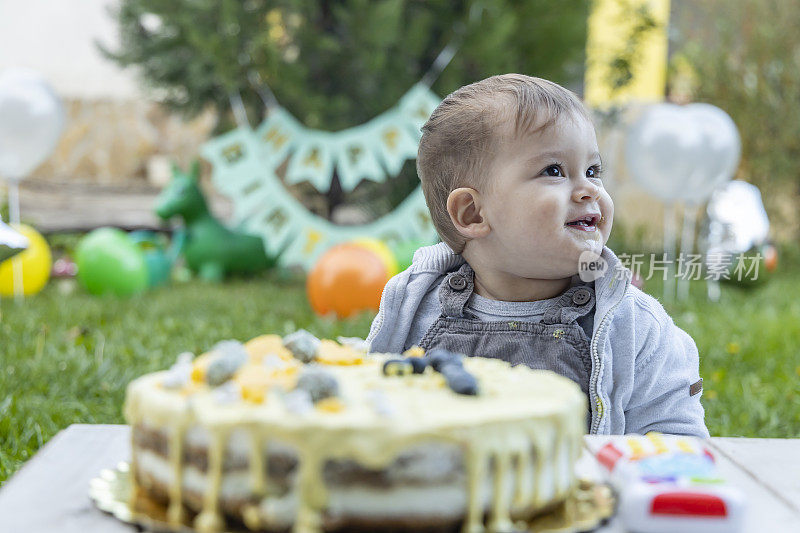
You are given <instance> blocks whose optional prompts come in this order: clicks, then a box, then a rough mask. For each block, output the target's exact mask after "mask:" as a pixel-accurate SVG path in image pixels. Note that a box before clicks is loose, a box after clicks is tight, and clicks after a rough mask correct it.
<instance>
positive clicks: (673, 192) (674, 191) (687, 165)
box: [625, 104, 741, 204]
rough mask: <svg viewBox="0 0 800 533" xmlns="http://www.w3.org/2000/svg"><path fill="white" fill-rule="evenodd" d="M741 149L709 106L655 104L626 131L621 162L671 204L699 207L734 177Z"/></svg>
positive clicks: (732, 129) (726, 120) (728, 124)
mask: <svg viewBox="0 0 800 533" xmlns="http://www.w3.org/2000/svg"><path fill="white" fill-rule="evenodd" d="M740 149H741V145H740V141H739V133H738V131H737V130H736V126H735V125H734V123H733V121H732V120H731V119H730V117H728V115H727V114H726V113H725V112H724V111H722V110H721V109H719V108H717V107H714V106H712V105H709V104H690V105H687V106H679V105H676V104H656V105H653V106H650V107H649V108H647V109H646V110H645V111H644V112H643V113H642V115H641V116H640V117H639V119H638V120H637V121H636V122H634V124H633V125H632V126H631V128H630V129H629V130H628V135H627V139H626V143H625V160H626V162H627V165H628V169H629V170H630V172H631V175H632V177H633V178H634V179H635V180H636V182H637V183H639V184H640V185H641V186H642V187H643V188H645V189H647V190H648V191H650V192H651V193H652V194H654V195H655V196H657V197H658V198H660V199H661V200H664V201H665V202H668V203H672V202H675V201H678V200H683V201H686V202H689V203H694V204H699V203H702V202H704V201H705V200H707V199H708V197H709V195H710V194H711V193H712V192H713V191H714V189H715V188H716V187H717V186H719V185H720V184H721V183H723V182H724V181H726V180H728V179H730V178H731V177H733V173H734V171H735V170H736V166H737V165H738V163H739V153H740Z"/></svg>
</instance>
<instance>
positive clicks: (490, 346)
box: [420, 263, 595, 396]
mask: <svg viewBox="0 0 800 533" xmlns="http://www.w3.org/2000/svg"><path fill="white" fill-rule="evenodd" d="M474 289H475V284H474V272H473V271H472V268H470V266H469V265H468V264H466V263H465V264H464V265H463V266H462V267H461V268H460V269H459V270H458V271H456V272H451V273H450V274H448V275H447V276H446V277H445V279H444V281H442V284H441V285H440V287H439V301H440V303H441V306H442V314H441V316H440V317H439V318H438V319H436V322H434V323H433V325H432V326H431V327H430V329H428V331H427V332H426V333H425V335H424V336H423V338H422V340H421V341H420V346H421V347H422V348H424V349H425V350H430V349H432V348H444V349H446V350H450V351H453V352H460V353H463V354H467V355H469V356H480V357H490V358H495V359H502V360H503V361H507V362H509V363H511V364H512V365H513V366H516V365H519V364H524V365H527V366H529V367H531V368H534V369H540V370H552V371H554V372H556V373H558V374H561V375H562V376H564V377H567V378H569V379H571V380H572V381H574V382H576V383H577V384H578V385H580V387H581V390H583V392H584V393H585V394H587V396H588V393H589V376H590V375H591V372H592V358H591V355H590V353H589V339H588V337H587V336H586V332H585V331H584V330H583V328H582V327H581V326H580V324H578V322H577V319H578V318H579V317H582V316H584V315H586V314H587V313H590V312H594V303H595V296H594V290H593V289H592V287H591V286H587V285H576V286H573V287H570V288H569V289H567V290H566V291H565V292H564V293H562V294H561V295H560V296H559V297H558V299H557V300H555V302H553V304H552V305H550V306H548V307H547V309H546V310H545V314H544V317H543V318H542V321H541V322H521V321H513V320H512V321H509V322H484V321H481V320H478V319H477V318H475V316H473V315H472V314H471V313H470V312H469V310H468V309H466V306H467V302H468V300H469V298H470V296H471V295H472V292H473V291H474Z"/></svg>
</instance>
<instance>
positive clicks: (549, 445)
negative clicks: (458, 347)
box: [125, 340, 586, 533]
mask: <svg viewBox="0 0 800 533" xmlns="http://www.w3.org/2000/svg"><path fill="white" fill-rule="evenodd" d="M262 342H264V343H269V342H270V341H263V340H262ZM325 342H330V341H323V343H325ZM343 350H344V348H343ZM278 355H280V354H278ZM334 355H335V356H337V357H338V356H341V353H335V354H334ZM344 357H345V358H346V357H347V355H346V354H345V355H344ZM395 357H396V356H395ZM386 359H387V356H382V355H376V356H366V357H365V358H364V360H363V362H362V363H361V364H355V365H351V366H336V365H327V366H326V369H327V370H329V371H330V372H331V373H332V374H333V375H334V376H335V377H336V379H337V381H338V383H339V390H340V397H339V399H338V402H337V404H336V405H335V406H334V408H332V409H325V410H323V409H317V408H315V409H313V410H311V411H309V412H307V413H305V414H304V415H302V416H300V415H297V414H294V413H292V412H290V411H289V410H287V405H286V403H285V402H284V401H283V398H282V396H281V395H282V392H281V391H280V388H279V387H275V389H274V390H272V389H271V390H269V391H267V392H266V394H265V396H263V398H264V400H263V403H259V402H260V401H261V400H259V401H258V402H256V403H248V402H246V401H238V402H234V403H231V404H227V403H226V404H221V403H220V402H218V401H216V399H215V397H214V394H213V393H212V391H211V390H210V389H208V388H207V387H205V386H195V388H194V389H191V390H190V391H189V392H188V393H187V392H185V391H183V392H182V391H177V390H170V389H165V388H163V387H162V386H161V385H160V384H161V379H162V377H163V373H156V374H151V375H148V376H143V377H141V378H139V379H137V380H135V381H134V382H132V383H131V384H130V386H129V388H128V395H127V399H126V408H125V413H126V417H127V419H128V421H129V422H130V423H132V424H134V430H135V428H136V426H141V425H144V426H148V427H150V428H156V429H163V430H164V432H165V434H166V435H168V436H169V446H168V448H169V458H168V460H165V459H163V458H161V459H160V461H161V463H157V458H153V457H149V458H147V459H145V461H146V462H143V460H142V458H143V457H147V455H146V451H145V450H138V449H134V454H133V458H132V467H133V468H134V470H135V471H137V469H138V471H140V472H147V473H150V474H151V475H153V476H154V477H157V479H163V480H164V483H165V484H167V485H168V486H169V488H170V490H169V493H170V500H171V505H170V509H169V516H170V519H171V520H174V521H178V520H179V519H180V518H181V517H182V512H181V505H180V501H181V498H182V491H183V490H184V489H185V488H190V489H192V490H197V491H198V492H202V494H203V511H202V512H201V513H200V515H199V516H198V517H197V519H196V521H195V524H194V525H195V527H196V528H197V529H198V530H199V531H201V532H203V533H210V532H217V531H221V530H222V529H223V527H224V521H223V519H222V515H221V511H220V506H219V499H220V496H222V497H223V498H224V497H225V496H226V490H227V491H233V490H240V491H242V494H243V495H247V494H250V495H252V496H253V497H254V498H256V499H257V500H258V499H260V504H259V505H258V506H253V507H251V508H249V509H246V510H245V513H244V520H245V523H246V524H247V525H248V526H251V527H254V528H256V527H260V526H261V525H263V524H264V523H265V522H266V521H270V522H271V521H273V519H274V520H278V519H280V520H284V522H282V523H284V524H289V523H292V524H294V526H293V527H294V531H296V532H303V533H305V532H317V531H320V530H321V520H322V513H323V512H325V513H328V514H330V513H341V514H343V515H345V516H385V515H387V514H388V515H392V516H398V515H399V514H403V515H404V516H406V515H408V514H409V513H411V512H415V513H416V512H420V513H425V512H427V513H430V515H428V516H434V515H436V514H437V513H440V512H441V510H442V508H444V507H446V508H447V509H449V510H451V512H452V513H453V515H454V516H458V517H463V518H464V532H465V533H480V532H483V531H484V530H488V531H490V532H493V531H502V530H506V529H509V528H510V526H511V521H510V513H511V511H512V510H514V509H515V508H526V509H536V508H541V507H542V506H544V505H546V504H548V503H550V502H552V501H556V500H560V499H563V498H564V497H565V495H566V494H567V492H568V490H570V488H571V487H572V485H573V480H574V477H573V474H572V465H573V464H574V462H575V460H576V459H577V457H578V456H579V454H580V447H581V445H582V435H583V432H584V427H583V424H584V417H585V412H586V398H585V396H584V395H583V394H582V393H581V392H580V389H579V387H578V386H577V385H576V384H575V383H573V382H572V381H570V380H568V379H566V378H562V377H560V376H558V375H556V374H555V373H552V372H547V371H535V370H531V369H529V368H527V367H525V366H522V365H520V366H517V367H513V368H512V367H510V365H508V364H507V363H504V362H502V361H499V360H496V359H483V358H468V359H466V360H465V361H464V366H465V368H466V369H467V370H468V371H469V372H471V373H472V374H473V375H474V376H476V377H477V379H478V382H479V389H480V394H479V395H478V396H464V395H458V394H455V393H453V392H452V391H451V390H449V389H448V388H447V387H446V385H445V384H444V378H443V377H442V376H441V375H440V374H437V373H435V372H433V370H432V369H431V368H429V369H427V370H426V372H425V373H424V374H421V375H409V376H402V377H386V376H383V375H382V374H381V368H382V364H383V362H384V361H385V360H386ZM258 361H259V366H260V368H262V369H263V368H264V365H263V364H262V363H261V361H263V358H262V359H259V360H258ZM376 397H380V398H381V400H379V401H380V402H383V404H384V407H385V405H391V407H392V409H393V411H394V412H393V416H387V415H386V413H385V412H384V411H385V409H379V408H376V405H375V398H376ZM184 435H185V438H184ZM267 442H269V445H270V446H272V445H274V444H275V442H280V443H282V444H283V445H284V446H287V447H288V448H290V449H291V450H293V451H294V452H295V453H296V456H297V458H298V466H297V468H296V470H295V472H293V474H292V476H293V483H294V484H293V490H292V491H291V492H290V494H289V496H288V497H287V498H286V499H285V500H278V499H276V498H274V497H273V498H270V497H269V496H267V495H268V494H269V493H270V491H269V483H270V481H269V479H267V477H266V476H265V472H266V468H265V467H264V463H265V460H266V454H265V453H264V446H266V445H267V444H266V443H267ZM430 442H434V443H440V444H441V445H443V446H456V447H457V448H458V449H459V450H462V451H463V464H464V465H465V471H464V474H463V475H464V476H465V477H464V479H462V480H461V481H460V482H455V481H454V482H450V483H448V484H446V485H441V483H437V484H435V485H431V486H426V487H416V486H415V487H411V486H404V485H403V484H402V483H397V484H396V485H395V486H393V487H392V488H391V489H387V490H375V488H373V487H369V488H355V487H339V486H334V487H327V486H326V485H325V483H324V480H323V476H322V468H323V466H324V464H325V463H326V461H328V460H330V459H352V460H355V461H357V462H358V463H359V464H361V465H362V466H364V467H366V468H374V469H384V468H387V467H389V465H390V464H391V463H392V462H393V461H394V459H395V458H396V457H397V456H398V455H400V454H401V453H403V452H404V451H406V450H408V449H409V448H412V447H415V446H419V445H421V444H423V443H430ZM185 445H189V446H193V445H195V446H201V447H202V448H203V449H207V456H208V468H207V471H206V472H205V473H202V472H199V471H197V470H196V469H195V468H194V467H191V466H190V465H186V464H184V463H183V459H182V457H183V455H182V453H181V450H182V447H183V446H185ZM432 449H435V448H432ZM532 452H533V453H532ZM228 454H233V455H235V456H240V457H247V461H246V462H243V463H244V464H247V465H248V466H247V468H248V470H247V471H241V472H236V471H234V472H223V467H222V465H223V459H224V457H225V455H228ZM151 455H152V454H151ZM430 457H431V460H430V462H429V463H426V460H425V459H424V458H423V459H420V463H419V464H417V465H413V466H412V468H418V469H420V470H425V469H426V468H429V469H431V474H432V476H433V473H434V472H435V468H436V467H435V466H434V464H435V463H436V460H435V457H436V455H435V454H434V453H432V454H431V455H430ZM490 461H493V462H494V464H495V468H494V475H491V472H490V470H489V464H490ZM515 463H516V466H515ZM156 464H158V466H156ZM192 471H194V472H192ZM158 476H160V477H158ZM237 476H238V477H237ZM432 478H433V479H436V478H435V477H432ZM273 493H274V492H273ZM290 502H293V503H290ZM443 502H446V505H445V503H443ZM486 511H488V515H489V519H488V522H487V523H484V520H483V517H484V512H486ZM392 513H394V514H392Z"/></svg>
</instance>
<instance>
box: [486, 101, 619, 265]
mask: <svg viewBox="0 0 800 533" xmlns="http://www.w3.org/2000/svg"><path fill="white" fill-rule="evenodd" d="M599 168H600V154H599V152H598V148H597V138H596V137H595V132H594V127H593V126H592V124H591V123H589V122H588V121H587V120H586V119H584V118H583V117H580V116H576V117H571V116H562V117H560V118H559V119H557V120H556V122H555V123H554V124H553V125H552V126H550V127H547V128H544V129H542V130H540V131H538V132H536V133H533V134H525V135H520V136H516V137H515V136H513V135H510V136H509V140H507V141H506V142H505V143H503V145H502V147H501V150H500V151H499V153H498V155H497V156H496V157H495V160H494V163H493V165H492V171H491V174H490V176H488V181H489V183H490V185H489V186H488V187H487V190H486V191H485V194H484V195H483V196H484V209H483V213H484V214H485V216H486V217H487V220H488V222H489V225H490V227H491V232H490V234H489V236H488V239H487V242H486V245H487V246H488V247H489V250H488V252H489V257H492V258H493V259H492V260H493V261H496V262H497V267H498V268H499V269H500V270H503V271H505V272H508V273H509V274H513V275H517V276H520V277H525V278H537V279H560V278H564V277H568V276H571V275H573V274H575V273H577V272H578V260H579V257H580V255H581V253H582V252H584V251H586V250H592V251H594V252H596V253H598V254H599V253H600V252H601V251H602V249H603V246H604V245H605V243H606V241H608V237H609V234H610V233H611V224H612V221H613V218H614V204H613V202H612V201H611V197H610V196H609V195H608V193H607V192H606V190H605V188H604V187H603V182H602V180H601V178H600V177H599V173H598V170H599ZM601 217H602V220H601ZM584 218H589V219H590V221H589V222H588V224H584V223H577V224H575V223H571V222H573V221H575V220H578V219H584Z"/></svg>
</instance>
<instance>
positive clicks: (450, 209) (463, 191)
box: [447, 187, 490, 239]
mask: <svg viewBox="0 0 800 533" xmlns="http://www.w3.org/2000/svg"><path fill="white" fill-rule="evenodd" d="M481 202H482V199H481V194H480V193H479V192H478V191H476V190H475V189H471V188H469V187H461V188H458V189H455V190H454V191H452V192H451V193H450V194H449V195H448V197H447V213H448V214H449V215H450V220H451V221H452V222H453V225H454V226H455V227H456V230H458V232H459V233H460V234H461V235H463V236H464V237H466V238H467V239H480V238H481V237H485V236H486V235H488V234H489V230H490V228H489V223H488V222H487V220H486V219H485V218H484V217H483V215H482V214H481Z"/></svg>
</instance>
